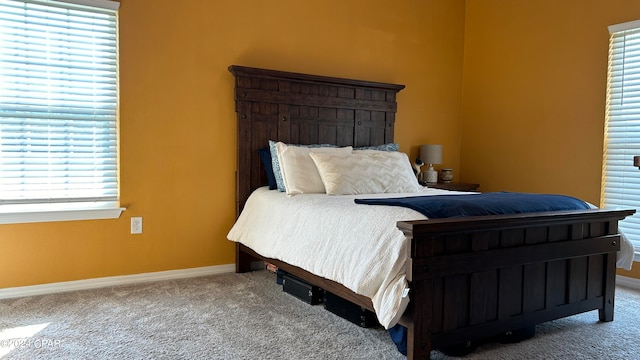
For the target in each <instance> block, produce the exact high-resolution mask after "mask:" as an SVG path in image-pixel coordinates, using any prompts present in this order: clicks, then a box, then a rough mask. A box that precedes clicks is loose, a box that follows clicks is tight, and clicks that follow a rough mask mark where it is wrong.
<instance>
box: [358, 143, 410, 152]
mask: <svg viewBox="0 0 640 360" xmlns="http://www.w3.org/2000/svg"><path fill="white" fill-rule="evenodd" d="M398 148H399V145H398V144H396V143H389V144H382V145H374V146H360V147H357V148H353V150H354V151H359V150H378V151H398Z"/></svg>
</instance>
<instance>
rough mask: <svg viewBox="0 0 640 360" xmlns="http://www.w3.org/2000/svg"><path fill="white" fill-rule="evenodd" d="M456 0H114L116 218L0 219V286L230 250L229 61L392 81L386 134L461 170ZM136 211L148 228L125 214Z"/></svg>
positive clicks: (175, 262)
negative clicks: (393, 120)
mask: <svg viewBox="0 0 640 360" xmlns="http://www.w3.org/2000/svg"><path fill="white" fill-rule="evenodd" d="M464 12H465V4H464V1H463V0H424V1H415V0H397V1H388V0H369V1H366V2H365V1H360V0H323V1H314V2H301V1H298V0H275V1H273V0H272V1H267V0H245V1H243V2H242V4H239V3H238V2H236V1H233V0H224V1H223V0H220V1H210V0H184V1H170V0H121V7H120V80H121V82H120V95H121V97H120V105H121V108H120V145H121V152H120V163H121V169H120V172H121V202H122V205H123V206H126V207H127V210H126V211H125V212H124V213H123V214H122V216H121V218H120V219H117V220H100V221H76V222H59V223H41V224H16V225H2V226H0V246H1V248H2V249H3V250H2V251H0V274H1V275H0V288H3V287H14V286H24V285H34V284H42V283H51V282H60V281H70V280H78V279H88V278H96V277H104V276H114V275H126V274H136V273H144V272H152V271H162V270H173V269H185V268H193V267H200V266H210V265H221V264H230V263H233V262H234V252H233V244H232V243H231V242H229V241H228V240H226V234H227V231H228V230H229V228H230V227H231V225H232V223H233V219H234V171H235V156H236V154H235V146H236V130H235V126H236V123H235V113H234V104H233V97H232V94H233V76H232V75H231V74H230V73H229V72H228V71H227V67H228V66H229V65H231V64H239V65H245V66H254V67H263V68H272V69H279V70H287V71H294V72H304V73H311V74H319V75H328V76H336V77H348V78H355V79H364V80H372V81H383V82H394V83H400V84H405V85H406V86H407V87H406V89H404V90H403V91H402V92H401V93H400V94H399V96H398V102H399V104H400V105H399V111H398V115H397V125H396V140H397V141H398V142H399V143H400V144H401V150H402V151H405V152H411V153H412V157H413V156H415V153H416V152H417V150H416V149H417V146H418V145H419V144H422V143H426V142H437V143H441V144H443V145H444V161H445V164H443V165H446V166H450V167H453V168H454V170H455V171H458V168H459V158H460V153H459V150H460V146H459V144H460V124H459V119H460V109H461V98H460V94H461V91H462V71H461V69H462V65H463V63H462V61H463V40H464ZM132 216H142V217H143V218H144V226H143V227H144V234H142V235H130V234H129V219H130V218H131V217H132Z"/></svg>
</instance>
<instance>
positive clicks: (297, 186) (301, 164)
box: [276, 142, 353, 195]
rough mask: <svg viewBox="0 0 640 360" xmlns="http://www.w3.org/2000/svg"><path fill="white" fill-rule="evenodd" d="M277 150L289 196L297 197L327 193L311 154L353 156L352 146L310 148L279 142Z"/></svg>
mask: <svg viewBox="0 0 640 360" xmlns="http://www.w3.org/2000/svg"><path fill="white" fill-rule="evenodd" d="M276 150H277V152H278V161H279V162H280V169H281V170H282V179H283V180H284V185H285V188H286V192H287V195H297V194H317V193H321V194H324V193H325V189H324V185H323V184H322V179H321V178H320V175H319V174H318V170H317V169H316V166H315V164H314V163H313V160H311V158H310V157H309V156H310V155H311V154H313V153H323V154H324V153H327V154H351V151H352V150H353V148H352V147H351V146H347V147H342V148H332V147H320V148H309V147H302V146H291V145H286V144H284V143H281V142H278V143H276Z"/></svg>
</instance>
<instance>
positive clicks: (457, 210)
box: [355, 192, 590, 219]
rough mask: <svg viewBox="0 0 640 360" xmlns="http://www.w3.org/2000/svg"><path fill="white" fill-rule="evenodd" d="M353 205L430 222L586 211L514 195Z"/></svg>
mask: <svg viewBox="0 0 640 360" xmlns="http://www.w3.org/2000/svg"><path fill="white" fill-rule="evenodd" d="M355 202H356V203H357V204H367V205H387V206H402V207H407V208H410V209H413V210H416V211H418V212H420V213H421V214H423V215H425V216H426V217H428V218H430V219H439V218H449V217H461V216H480V215H503V214H519V213H529V212H541V211H558V210H583V209H589V208H590V207H589V205H588V204H587V203H586V202H584V201H582V200H580V199H576V198H573V197H570V196H565V195H552V194H526V193H515V192H492V193H482V194H468V195H433V196H412V197H402V198H380V199H355Z"/></svg>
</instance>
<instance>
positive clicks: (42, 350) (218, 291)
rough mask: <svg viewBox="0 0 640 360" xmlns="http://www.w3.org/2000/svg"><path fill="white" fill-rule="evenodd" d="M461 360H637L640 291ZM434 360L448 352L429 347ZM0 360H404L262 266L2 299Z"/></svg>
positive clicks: (624, 292)
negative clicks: (606, 309) (612, 309)
mask: <svg viewBox="0 0 640 360" xmlns="http://www.w3.org/2000/svg"><path fill="white" fill-rule="evenodd" d="M616 295H617V298H616V299H617V300H616V313H615V321H613V322H610V323H599V322H598V313H597V312H596V311H592V312H588V313H585V314H581V315H577V316H573V317H570V318H567V319H562V320H557V321H554V322H550V323H547V324H543V325H540V326H538V327H537V332H536V336H535V337H534V338H532V339H530V340H527V341H523V342H521V343H517V344H508V345H503V344H487V345H485V346H483V347H480V348H478V349H477V350H476V351H475V352H474V353H472V354H470V355H468V356H466V357H465V359H571V358H575V359H640V352H639V351H638V344H639V343H640V327H638V321H639V320H640V292H638V291H634V290H629V289H625V288H618V289H617V292H616ZM432 358H433V359H450V357H447V356H445V355H443V354H442V353H440V352H437V351H433V352H432ZM0 359H405V357H404V356H402V355H401V354H400V353H399V352H397V350H396V349H395V346H394V344H393V343H392V342H391V340H390V338H389V336H388V334H387V332H386V331H384V330H383V329H380V328H377V329H376V328H374V329H371V328H369V329H364V328H360V327H358V326H356V325H353V324H351V323H349V322H347V321H346V320H343V319H341V318H339V317H337V316H335V315H333V314H331V313H329V312H328V311H326V310H324V309H323V308H322V306H311V305H307V304H305V303H303V302H302V301H300V300H298V299H296V298H294V297H292V296H290V295H288V294H285V293H283V292H282V288H281V287H280V286H278V285H276V284H275V275H274V274H272V273H269V272H267V271H257V272H253V273H248V274H223V275H214V276H207V277H199V278H191V279H183V280H175V281H163V282H155V283H147V284H140V285H127V286H120V287H112V288H104V289H97V290H87V291H77V292H69V293H61V294H53V295H44V296H34V297H28V298H19V299H10V300H2V301H0Z"/></svg>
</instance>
